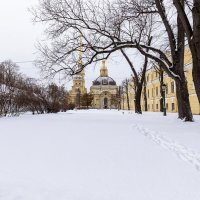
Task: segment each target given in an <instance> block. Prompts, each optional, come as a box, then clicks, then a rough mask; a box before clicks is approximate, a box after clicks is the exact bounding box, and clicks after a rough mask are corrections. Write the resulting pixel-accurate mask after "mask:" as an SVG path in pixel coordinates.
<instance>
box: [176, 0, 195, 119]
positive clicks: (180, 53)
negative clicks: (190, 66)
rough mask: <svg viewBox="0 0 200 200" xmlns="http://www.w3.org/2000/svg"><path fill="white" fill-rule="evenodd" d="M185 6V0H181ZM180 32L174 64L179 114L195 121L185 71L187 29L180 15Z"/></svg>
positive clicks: (183, 117) (178, 22) (178, 19)
mask: <svg viewBox="0 0 200 200" xmlns="http://www.w3.org/2000/svg"><path fill="white" fill-rule="evenodd" d="M181 4H182V5H183V7H184V0H181ZM177 25H178V34H177V46H178V48H177V51H176V53H175V55H174V57H173V62H174V63H173V64H174V66H176V67H175V71H176V74H178V75H179V77H180V79H176V80H175V81H176V92H177V102H178V114H179V118H180V119H185V121H193V115H192V111H191V107H190V101H189V92H188V87H187V80H186V77H185V72H184V55H185V31H184V27H183V25H182V23H181V19H180V16H179V15H178V16H177Z"/></svg>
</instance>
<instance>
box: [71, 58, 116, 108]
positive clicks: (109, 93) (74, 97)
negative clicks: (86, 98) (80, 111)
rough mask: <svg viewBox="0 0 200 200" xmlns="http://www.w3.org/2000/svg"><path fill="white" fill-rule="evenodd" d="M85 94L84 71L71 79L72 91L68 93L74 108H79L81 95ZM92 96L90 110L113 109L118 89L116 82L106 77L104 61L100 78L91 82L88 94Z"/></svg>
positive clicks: (106, 71)
mask: <svg viewBox="0 0 200 200" xmlns="http://www.w3.org/2000/svg"><path fill="white" fill-rule="evenodd" d="M85 93H87V89H86V88H85V73H84V70H83V71H82V72H81V73H80V74H78V75H75V76H74V77H73V85H72V89H71V90H70V91H69V97H70V102H71V103H73V104H74V105H75V107H80V98H81V95H83V94H85ZM89 93H90V94H91V95H92V96H93V101H92V108H94V109H115V108H117V105H116V97H117V94H118V87H117V85H116V82H115V81H114V80H113V79H112V78H111V77H109V76H108V69H107V66H106V61H105V60H104V61H102V66H101V69H100V76H99V77H98V78H97V79H96V80H94V81H93V84H92V86H91V87H90V92H89Z"/></svg>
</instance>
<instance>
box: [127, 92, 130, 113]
mask: <svg viewBox="0 0 200 200" xmlns="http://www.w3.org/2000/svg"><path fill="white" fill-rule="evenodd" d="M126 100H127V106H128V110H130V102H129V94H128V91H127V92H126Z"/></svg>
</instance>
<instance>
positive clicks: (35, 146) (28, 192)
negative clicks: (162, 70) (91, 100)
mask: <svg viewBox="0 0 200 200" xmlns="http://www.w3.org/2000/svg"><path fill="white" fill-rule="evenodd" d="M199 128H200V117H199V116H197V117H196V118H195V122H194V123H184V122H182V121H180V120H178V119H176V115H173V114H171V115H168V116H167V117H163V116H162V115H161V114H160V113H144V115H142V116H140V115H135V114H133V113H129V112H124V114H123V113H122V111H96V110H90V111H70V112H67V113H59V114H50V115H38V116H36V115H35V116H32V115H28V114H26V115H23V116H20V117H16V118H1V119H0V200H133V199H135V200H199V199H200V190H199V188H200V170H199V166H200V165H199V162H200V159H199V155H200V154H199V152H200V131H199Z"/></svg>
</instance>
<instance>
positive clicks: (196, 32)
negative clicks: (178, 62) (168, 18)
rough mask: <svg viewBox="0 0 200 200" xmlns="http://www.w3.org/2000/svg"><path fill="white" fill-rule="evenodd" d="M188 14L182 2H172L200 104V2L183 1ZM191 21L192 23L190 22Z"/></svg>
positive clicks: (174, 0)
mask: <svg viewBox="0 0 200 200" xmlns="http://www.w3.org/2000/svg"><path fill="white" fill-rule="evenodd" d="M185 3H186V5H187V7H188V8H189V9H188V11H189V13H187V12H186V10H185V4H184V1H181V0H173V4H174V6H175V7H176V9H177V12H178V14H179V18H180V19H179V20H180V23H181V24H182V26H183V29H184V31H185V33H186V36H187V40H188V44H189V47H190V50H191V53H192V64H193V71H192V75H193V81H194V86H195V90H196V93H197V97H198V100H199V103H200V1H199V0H192V1H191V2H189V1H188V0H185ZM191 21H192V22H191Z"/></svg>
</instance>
